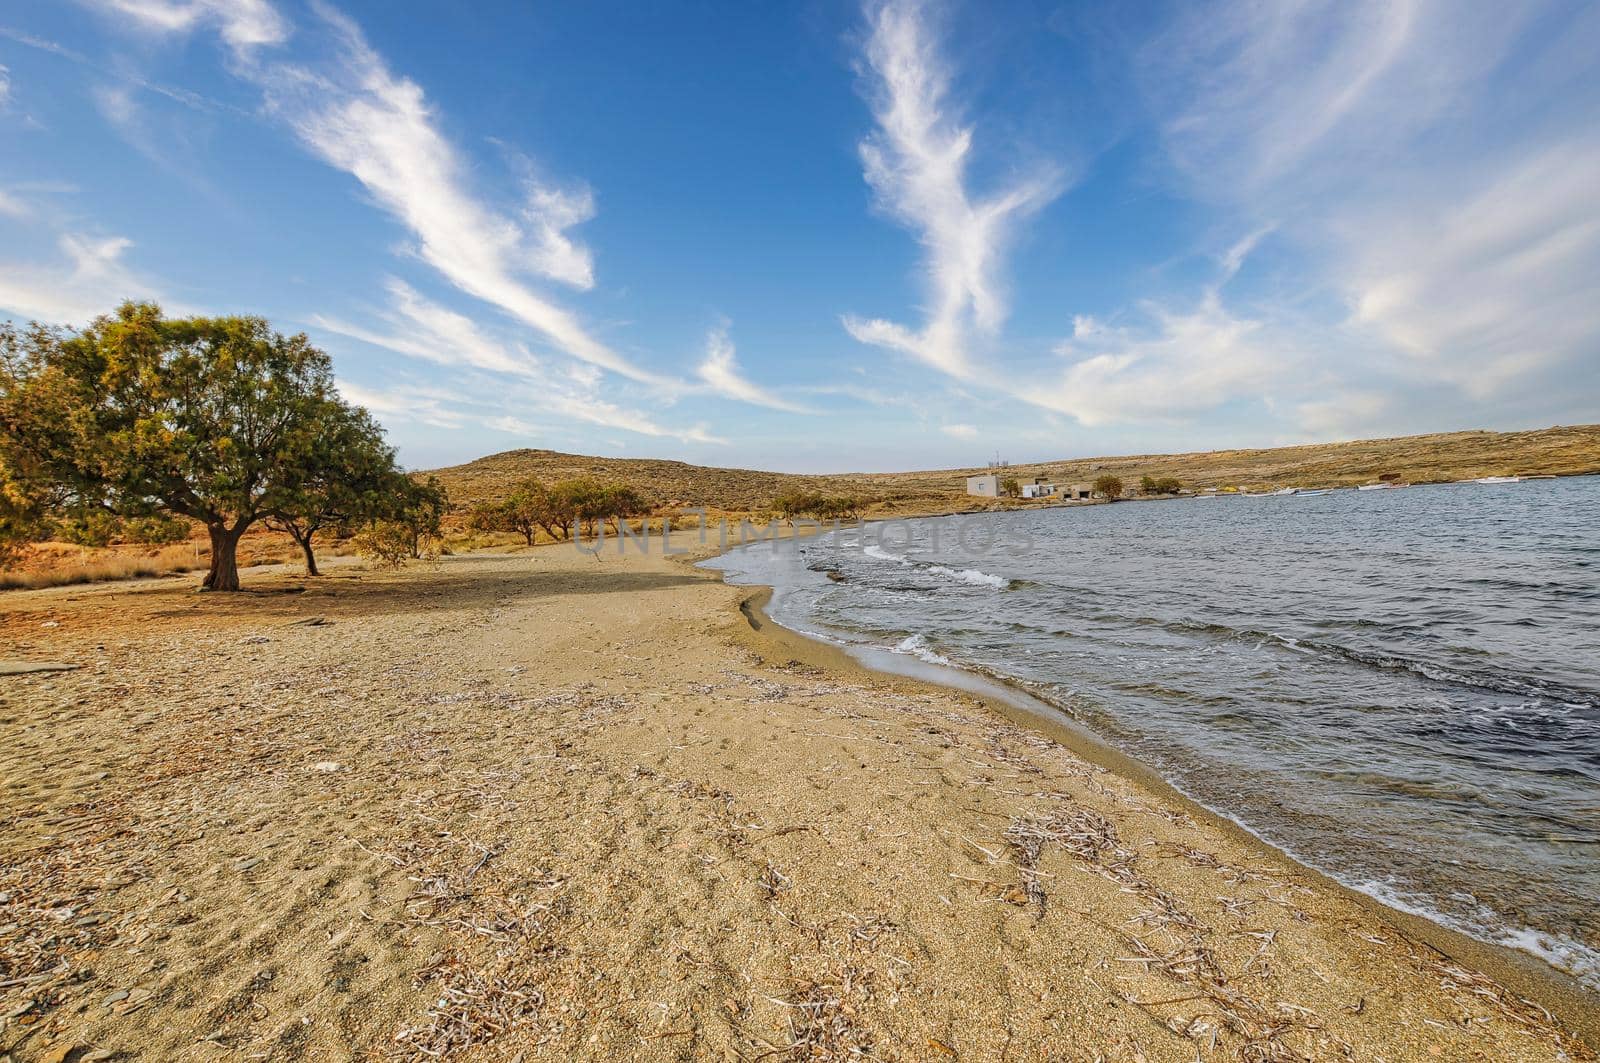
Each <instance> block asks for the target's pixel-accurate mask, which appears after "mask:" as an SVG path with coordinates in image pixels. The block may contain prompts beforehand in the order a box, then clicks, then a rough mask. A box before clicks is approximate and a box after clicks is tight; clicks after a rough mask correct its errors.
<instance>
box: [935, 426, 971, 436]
mask: <svg viewBox="0 0 1600 1063" xmlns="http://www.w3.org/2000/svg"><path fill="white" fill-rule="evenodd" d="M939 431H941V432H943V433H944V434H945V435H947V436H950V437H952V438H954V439H977V438H978V428H977V426H976V425H970V424H947V425H940V426H939Z"/></svg>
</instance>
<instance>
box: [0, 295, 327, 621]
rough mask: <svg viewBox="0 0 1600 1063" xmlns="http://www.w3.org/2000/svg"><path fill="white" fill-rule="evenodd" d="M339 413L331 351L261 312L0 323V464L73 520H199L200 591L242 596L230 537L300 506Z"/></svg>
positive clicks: (136, 308)
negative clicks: (64, 328) (78, 324)
mask: <svg viewBox="0 0 1600 1063" xmlns="http://www.w3.org/2000/svg"><path fill="white" fill-rule="evenodd" d="M350 415H351V411H350V408H349V407H348V406H347V405H345V404H344V403H343V402H342V400H340V399H339V397H338V394H337V392H336V391H335V390H334V386H333V371H332V365H331V363H330V362H329V360H328V356H327V355H326V354H324V353H323V352H322V351H320V350H318V349H317V348H316V347H313V346H312V345H311V343H310V341H309V340H307V339H306V337H305V336H304V335H296V336H288V337H286V336H283V335H281V334H279V333H277V332H274V331H272V329H271V328H270V327H269V326H268V324H267V322H266V321H264V320H263V319H261V318H259V317H219V318H202V317H196V318H186V319H168V318H164V317H162V315H161V309H160V307H158V306H155V305H154V304H151V303H131V302H130V303H124V304H123V305H122V306H121V307H120V308H119V309H118V310H117V312H116V313H115V314H114V315H112V316H108V317H100V318H96V319H95V320H94V321H93V322H92V323H91V324H89V326H88V327H87V328H85V329H83V330H82V331H81V332H77V333H66V332H60V331H57V330H51V329H47V328H44V327H43V326H40V325H34V326H32V327H31V328H30V329H28V330H27V331H26V332H19V331H18V330H16V329H15V328H13V327H11V326H10V325H9V324H7V325H4V326H0V463H3V464H4V465H5V467H6V468H7V469H9V470H10V472H11V475H12V476H13V478H15V479H16V480H18V481H19V483H20V484H21V486H22V487H23V489H24V491H25V493H28V494H35V495H36V494H39V493H42V492H43V491H46V490H52V491H55V492H56V493H57V495H58V497H59V498H60V499H61V500H62V502H63V503H64V504H65V505H66V506H67V508H69V509H72V510H83V509H102V510H105V511H107V512H110V513H113V514H115V515H117V516H119V517H143V516H149V515H150V514H152V513H157V512H162V511H165V512H168V513H172V514H176V515H178V516H183V517H189V518H190V519H192V520H196V521H199V522H200V523H201V524H204V525H205V528H206V532H207V534H208V535H209V536H210V539H211V567H210V571H208V572H207V573H206V577H205V580H204V582H203V583H202V584H201V587H202V589H204V590H214V591H232V590H238V589H239V565H238V547H239V539H240V538H241V537H242V536H243V535H244V533H245V532H246V531H247V530H249V528H250V527H251V526H253V525H254V524H256V523H257V522H259V521H260V520H262V519H263V518H265V517H268V516H271V515H273V514H283V513H291V512H296V511H297V510H296V500H297V499H298V498H300V497H301V493H302V492H303V491H304V489H305V485H306V484H307V483H308V482H311V481H314V480H315V479H316V478H317V477H318V476H319V475H321V474H322V473H323V472H324V471H325V469H324V464H325V462H326V461H327V460H328V453H329V451H328V448H327V447H326V446H324V445H323V437H324V435H325V434H326V433H328V431H329V430H330V427H331V426H334V425H339V424H345V423H347V422H348V420H349V418H350Z"/></svg>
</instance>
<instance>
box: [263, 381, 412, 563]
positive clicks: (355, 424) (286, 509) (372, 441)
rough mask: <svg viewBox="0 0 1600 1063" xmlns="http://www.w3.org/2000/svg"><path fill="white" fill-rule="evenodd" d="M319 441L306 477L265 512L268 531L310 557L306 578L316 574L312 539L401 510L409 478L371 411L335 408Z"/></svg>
mask: <svg viewBox="0 0 1600 1063" xmlns="http://www.w3.org/2000/svg"><path fill="white" fill-rule="evenodd" d="M326 420H327V425H326V428H325V429H324V431H323V432H322V433H321V434H320V435H319V437H318V439H317V441H316V454H315V455H314V459H313V461H312V462H311V463H310V467H309V468H308V470H307V475H306V478H305V479H304V480H302V481H301V482H300V484H299V485H298V486H297V487H295V488H294V489H292V490H288V491H285V492H284V493H283V495H282V496H281V497H280V498H279V500H278V508H277V509H276V510H274V511H273V512H271V513H269V514H266V516H265V517H264V523H265V524H266V525H267V527H269V528H273V529H275V530H277V531H282V532H287V533H288V534H289V537H290V538H291V539H293V540H294V542H295V545H296V546H298V547H299V548H300V551H301V553H302V554H304V555H305V562H306V575H308V576H318V575H321V573H320V572H318V571H317V555H316V551H315V550H314V549H313V545H312V543H313V540H314V539H315V538H316V535H317V532H318V531H320V530H322V529H323V528H325V527H331V526H335V525H345V526H350V525H359V524H362V523H365V522H369V521H372V520H375V519H377V518H379V517H381V516H384V515H386V514H388V513H390V512H393V511H395V510H397V509H398V507H399V502H398V500H397V493H400V492H403V491H404V490H405V486H404V484H402V483H401V482H400V481H403V480H406V479H407V478H406V477H405V476H404V475H403V474H402V473H400V472H399V470H398V469H397V467H396V466H395V458H394V450H393V448H391V447H390V446H389V445H388V444H387V443H385V442H384V441H383V431H382V429H380V428H379V427H378V425H377V423H376V422H374V421H373V420H372V417H371V415H370V414H368V413H367V411H366V410H363V409H359V408H352V407H348V406H343V405H342V404H340V405H336V406H335V407H334V408H333V409H330V410H329V411H328V412H327V415H326Z"/></svg>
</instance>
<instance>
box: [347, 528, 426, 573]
mask: <svg viewBox="0 0 1600 1063" xmlns="http://www.w3.org/2000/svg"><path fill="white" fill-rule="evenodd" d="M415 541H416V540H415V537H414V536H413V535H412V532H411V528H410V527H408V526H407V525H405V524H402V523H400V522H399V521H393V520H380V521H376V522H374V523H373V524H371V525H370V526H368V527H367V528H365V529H364V530H362V531H361V532H360V533H359V534H357V535H356V537H355V539H354V543H355V548H356V553H358V554H360V555H361V556H362V557H364V558H366V559H367V560H368V561H372V562H374V563H375V564H378V565H381V566H382V567H384V568H399V567H400V566H401V565H404V564H405V563H406V561H407V560H408V559H410V558H411V557H412V550H413V545H414V543H415Z"/></svg>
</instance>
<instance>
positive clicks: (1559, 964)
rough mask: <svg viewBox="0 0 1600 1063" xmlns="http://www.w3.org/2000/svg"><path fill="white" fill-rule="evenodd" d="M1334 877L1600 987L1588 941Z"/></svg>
mask: <svg viewBox="0 0 1600 1063" xmlns="http://www.w3.org/2000/svg"><path fill="white" fill-rule="evenodd" d="M1235 822H1237V820H1235ZM1291 855H1293V854H1291ZM1333 877H1334V878H1335V879H1338V880H1339V881H1340V882H1343V883H1344V884H1345V885H1346V886H1349V887H1350V888H1351V889H1353V890H1355V891H1357V892H1358V893H1365V894H1366V895H1367V896H1368V897H1371V898H1373V899H1374V900H1376V901H1379V902H1381V903H1383V904H1386V905H1388V906H1389V907H1390V908H1395V909H1398V910H1399V911H1402V912H1405V913H1407V914H1409V915H1415V916H1420V917H1421V918H1423V919H1426V920H1428V921H1429V922H1433V923H1438V924H1439V925H1440V926H1444V927H1448V928H1449V929H1451V930H1455V931H1458V932H1459V933H1463V934H1466V935H1467V936H1468V937H1475V938H1477V939H1478V940H1479V941H1487V942H1489V943H1491V944H1494V945H1504V946H1506V947H1507V948H1513V949H1517V950H1519V951H1521V952H1526V953H1529V954H1530V955H1533V956H1536V957H1538V958H1539V959H1541V960H1543V961H1544V962H1545V963H1548V964H1549V965H1550V966H1552V967H1554V968H1555V969H1556V970H1558V971H1565V972H1566V973H1567V974H1570V975H1572V976H1573V977H1574V978H1575V979H1577V980H1578V982H1579V983H1580V984H1582V985H1585V986H1587V987H1588V988H1590V989H1600V951H1596V950H1595V949H1592V948H1589V947H1588V946H1586V945H1582V944H1579V943H1578V942H1576V941H1570V940H1568V939H1566V938H1559V937H1556V936H1554V935H1551V934H1546V933H1543V932H1541V931H1538V930H1533V929H1530V928H1528V927H1519V926H1507V925H1506V924H1505V922H1504V921H1503V920H1504V917H1503V916H1500V915H1498V914H1497V913H1496V912H1494V911H1492V910H1490V909H1489V908H1486V907H1484V906H1483V905H1475V907H1476V908H1477V909H1478V911H1477V913H1476V916H1475V917H1474V918H1461V917H1457V916H1453V915H1447V914H1445V913H1444V912H1441V911H1439V910H1438V909H1437V908H1435V907H1433V906H1432V905H1431V904H1429V903H1428V902H1427V900H1425V899H1424V898H1421V897H1418V896H1417V895H1415V894H1413V893H1411V892H1409V891H1408V890H1405V889H1403V888H1401V887H1399V886H1398V885H1397V884H1396V883H1395V882H1393V881H1386V882H1380V881H1377V880H1375V879H1352V878H1347V877H1345V876H1343V875H1334V876H1333ZM1465 897H1466V895H1460V894H1458V895H1456V899H1457V900H1461V899H1465Z"/></svg>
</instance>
